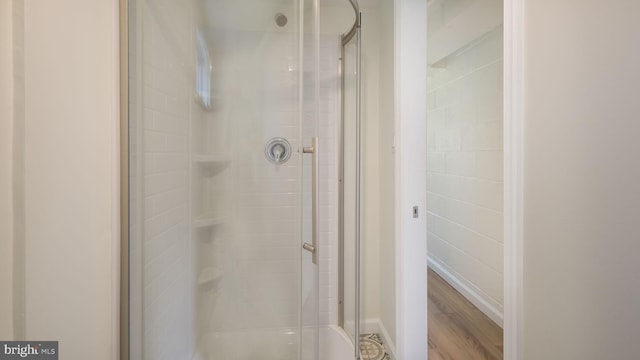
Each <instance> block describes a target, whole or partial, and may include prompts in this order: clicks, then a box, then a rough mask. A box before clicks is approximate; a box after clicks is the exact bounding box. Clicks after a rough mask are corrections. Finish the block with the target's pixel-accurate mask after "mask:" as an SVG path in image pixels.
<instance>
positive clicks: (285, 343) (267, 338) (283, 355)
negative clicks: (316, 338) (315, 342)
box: [194, 325, 354, 360]
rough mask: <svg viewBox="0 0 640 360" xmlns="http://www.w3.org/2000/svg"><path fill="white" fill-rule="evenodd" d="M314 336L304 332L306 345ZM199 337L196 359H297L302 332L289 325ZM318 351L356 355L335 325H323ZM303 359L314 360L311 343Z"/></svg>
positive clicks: (339, 357) (325, 355) (339, 359)
mask: <svg viewBox="0 0 640 360" xmlns="http://www.w3.org/2000/svg"><path fill="white" fill-rule="evenodd" d="M303 331H304V330H303ZM311 337H312V333H311V332H309V333H303V342H305V345H306V344H311V342H312V339H311ZM307 339H308V340H307ZM200 340H201V343H200V344H199V346H198V351H197V353H196V355H195V356H194V360H298V346H299V335H298V334H297V333H296V332H294V331H291V330H290V329H286V328H282V329H256V330H249V331H237V332H224V333H223V332H219V333H208V334H205V335H203V337H202V338H201V339H200ZM306 348H310V349H308V351H307V349H306ZM319 351H320V359H324V360H328V359H331V360H353V359H354V357H353V353H354V351H353V344H352V342H351V340H350V339H349V338H348V336H347V335H346V333H345V332H344V331H343V330H342V329H341V328H339V327H337V326H333V325H332V326H322V327H320V344H319ZM301 360H314V357H313V349H312V346H311V345H310V346H305V349H304V350H303V353H302V359H301Z"/></svg>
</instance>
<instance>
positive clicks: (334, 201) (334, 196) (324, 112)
mask: <svg viewBox="0 0 640 360" xmlns="http://www.w3.org/2000/svg"><path fill="white" fill-rule="evenodd" d="M339 54H340V40H339V38H338V37H337V36H334V35H323V36H322V37H321V39H320V109H319V126H318V136H319V137H320V139H321V140H320V146H321V153H320V240H319V242H320V246H321V249H322V251H321V253H320V264H319V266H320V294H319V298H320V303H319V307H320V324H323V325H327V324H337V321H338V315H337V311H338V309H337V304H338V212H337V209H338V155H339V154H338V136H339V135H338V134H339V131H340V129H339V128H340V126H339V122H340V107H339V88H340V79H339V77H338V67H339V57H340V56H339Z"/></svg>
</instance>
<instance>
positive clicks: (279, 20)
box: [274, 13, 289, 27]
mask: <svg viewBox="0 0 640 360" xmlns="http://www.w3.org/2000/svg"><path fill="white" fill-rule="evenodd" d="M274 20H275V21H276V24H277V25H278V26H279V27H283V26H285V25H287V22H289V20H288V19H287V16H286V15H285V14H283V13H277V14H276V16H275V17H274Z"/></svg>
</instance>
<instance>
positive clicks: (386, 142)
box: [369, 1, 396, 343]
mask: <svg viewBox="0 0 640 360" xmlns="http://www.w3.org/2000/svg"><path fill="white" fill-rule="evenodd" d="M393 11H394V9H393V2H392V1H381V2H380V9H379V17H378V22H377V24H376V27H377V28H378V29H379V30H378V34H377V35H375V36H376V38H377V39H378V42H379V44H378V54H377V56H378V66H379V69H378V74H379V76H380V78H379V80H378V81H379V89H378V94H379V98H378V100H377V103H378V111H379V113H378V117H379V119H378V121H379V130H378V147H379V148H378V151H379V161H380V164H379V167H378V174H377V176H378V179H379V183H380V186H379V192H380V200H379V204H380V205H379V206H380V210H379V211H380V215H379V219H380V221H379V224H378V225H379V229H378V231H379V234H380V235H379V236H380V251H379V255H378V256H379V258H378V264H379V266H380V270H379V286H378V289H377V291H378V297H379V298H380V314H379V317H380V321H381V323H382V325H383V326H384V328H385V329H386V330H387V332H388V333H389V337H390V340H391V341H392V342H394V343H395V341H396V314H395V309H396V301H395V300H396V299H395V292H396V286H395V268H396V263H395V194H394V192H393V191H392V189H394V188H395V179H394V169H395V153H394V149H393V146H394V143H393V140H394V134H395V131H394V110H395V108H394V93H393V92H394V72H393V69H394V52H393V50H394V36H393V35H394V32H393V23H394V17H393V16H394V12H393ZM369 36H374V35H369Z"/></svg>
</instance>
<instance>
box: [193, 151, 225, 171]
mask: <svg viewBox="0 0 640 360" xmlns="http://www.w3.org/2000/svg"><path fill="white" fill-rule="evenodd" d="M193 162H194V163H196V164H198V165H200V166H202V167H205V168H209V169H214V170H222V169H224V168H225V167H227V165H229V157H228V156H225V155H193Z"/></svg>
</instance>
